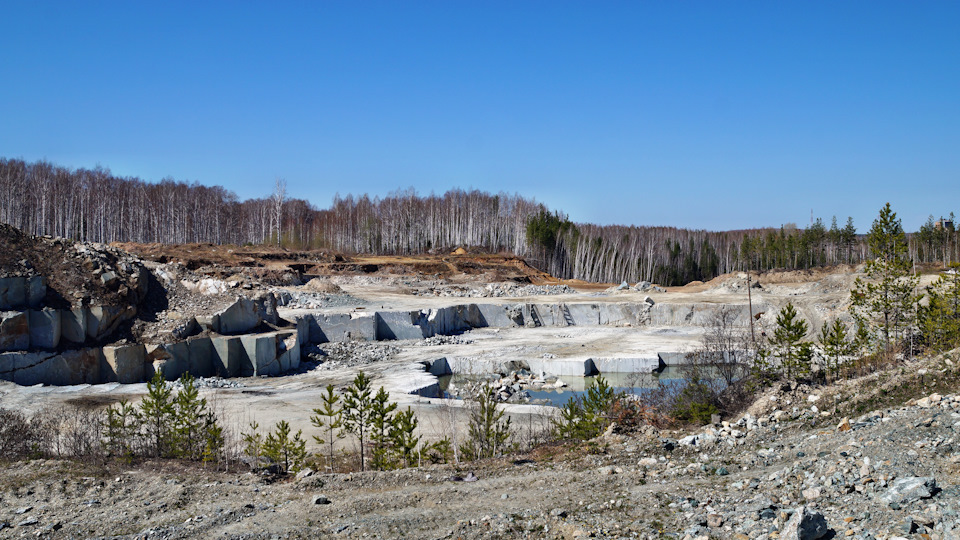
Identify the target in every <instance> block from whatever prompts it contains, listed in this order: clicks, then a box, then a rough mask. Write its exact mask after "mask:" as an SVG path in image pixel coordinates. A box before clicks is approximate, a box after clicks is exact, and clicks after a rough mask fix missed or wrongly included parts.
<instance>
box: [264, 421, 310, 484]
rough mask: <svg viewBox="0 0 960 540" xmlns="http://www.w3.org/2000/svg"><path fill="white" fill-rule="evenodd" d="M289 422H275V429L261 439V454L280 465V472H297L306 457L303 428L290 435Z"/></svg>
mask: <svg viewBox="0 0 960 540" xmlns="http://www.w3.org/2000/svg"><path fill="white" fill-rule="evenodd" d="M290 433H291V430H290V423H289V422H287V421H286V420H281V421H279V422H277V427H276V431H272V432H270V433H267V438H266V439H264V441H263V455H264V456H265V457H266V458H267V459H269V460H270V461H272V462H274V463H276V464H278V465H279V466H280V469H281V470H280V472H281V474H286V473H288V472H297V471H298V470H300V467H301V466H302V465H303V461H304V460H305V459H306V458H307V441H305V440H303V437H302V436H303V430H297V432H296V433H294V434H293V436H292V437H291V436H290Z"/></svg>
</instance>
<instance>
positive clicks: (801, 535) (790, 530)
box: [780, 506, 830, 540]
mask: <svg viewBox="0 0 960 540" xmlns="http://www.w3.org/2000/svg"><path fill="white" fill-rule="evenodd" d="M829 533H830V527H828V526H827V520H826V519H824V517H823V514H821V513H820V512H816V511H814V510H811V509H810V508H809V507H806V506H801V507H800V508H797V509H796V510H794V512H793V515H792V516H790V519H789V520H787V523H786V525H784V526H783V532H781V533H780V540H818V539H819V538H823V537H824V536H826V535H827V534H829Z"/></svg>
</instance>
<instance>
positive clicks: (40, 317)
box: [28, 309, 60, 349]
mask: <svg viewBox="0 0 960 540" xmlns="http://www.w3.org/2000/svg"><path fill="white" fill-rule="evenodd" d="M28 313H29V314H30V315H29V319H30V346H31V347H33V348H34V349H55V348H57V345H59V344H60V311H59V310H56V309H43V310H37V309H31V310H30V311H29V312H28Z"/></svg>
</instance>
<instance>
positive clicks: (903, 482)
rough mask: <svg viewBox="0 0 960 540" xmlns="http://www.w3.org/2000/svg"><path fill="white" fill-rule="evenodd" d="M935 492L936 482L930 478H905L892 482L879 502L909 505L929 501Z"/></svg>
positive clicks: (936, 489)
mask: <svg viewBox="0 0 960 540" xmlns="http://www.w3.org/2000/svg"><path fill="white" fill-rule="evenodd" d="M937 491H939V489H938V488H937V481H936V480H935V479H934V478H933V477H932V476H907V477H903V478H897V479H896V480H894V481H893V482H892V483H891V484H890V488H889V489H887V491H886V492H884V494H883V495H881V496H880V500H881V501H883V502H885V503H887V504H891V503H897V504H903V503H910V502H913V501H918V500H920V499H929V498H930V497H933V496H934V495H936V493H937Z"/></svg>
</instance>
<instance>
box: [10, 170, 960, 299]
mask: <svg viewBox="0 0 960 540" xmlns="http://www.w3.org/2000/svg"><path fill="white" fill-rule="evenodd" d="M281 186H282V180H277V181H276V186H273V185H272V183H270V182H266V181H265V183H264V188H265V191H266V190H268V189H270V188H275V189H274V190H273V193H272V194H270V195H267V196H265V197H263V198H260V199H249V200H245V201H241V200H239V198H238V197H237V196H236V194H234V193H232V192H230V191H228V190H226V189H224V188H223V187H220V186H203V185H200V184H199V183H196V182H194V183H187V182H181V181H176V180H173V179H171V178H165V179H163V180H161V181H160V182H158V183H151V182H145V181H143V180H141V179H139V178H132V177H117V176H114V175H113V174H111V172H110V171H109V169H105V168H102V167H97V168H94V169H76V170H71V169H67V168H64V167H58V166H56V165H53V164H50V163H47V162H45V161H38V162H34V163H28V162H25V161H23V160H18V159H4V158H0V222H4V223H9V224H11V225H14V226H16V227H18V228H20V229H23V230H24V231H26V232H29V233H32V234H37V235H53V236H61V237H66V238H71V239H76V240H86V241H94V242H120V241H123V242H127V241H128V242H161V243H204V242H209V243H216V244H245V243H252V244H265V243H278V242H279V243H280V244H281V245H283V246H285V247H290V248H317V249H330V250H335V251H341V252H347V253H370V254H384V255H387V254H413V253H425V252H428V251H431V250H434V251H436V250H448V249H452V248H455V247H457V246H471V247H476V248H479V249H483V250H486V251H490V252H510V253H514V254H517V255H519V256H522V257H525V258H526V259H527V260H528V261H529V262H530V263H531V264H533V265H535V266H537V267H538V268H540V269H542V270H544V271H547V272H550V273H551V274H553V275H555V276H558V277H563V278H576V279H582V280H586V281H603V282H619V281H621V280H627V281H639V280H647V281H652V282H655V283H660V284H663V285H681V284H684V283H688V282H690V281H693V280H704V281H705V280H709V279H712V278H713V277H715V276H717V275H719V274H722V273H726V272H731V271H740V270H769V269H775V268H782V269H802V268H810V267H814V266H821V265H829V264H837V263H860V262H863V261H864V260H866V259H867V257H868V256H869V255H870V250H869V247H868V246H867V244H866V242H865V240H864V237H862V236H859V235H857V232H856V228H855V227H854V225H853V221H852V219H848V220H847V223H846V226H845V227H842V228H841V227H839V226H838V225H837V221H836V218H834V219H833V221H832V223H831V226H830V228H829V229H828V228H826V227H825V226H824V225H823V223H822V222H821V221H820V220H817V221H816V222H815V223H813V224H812V225H811V226H810V227H808V228H806V229H799V228H797V227H796V226H790V225H787V226H784V227H781V228H779V229H772V228H768V229H752V230H741V231H725V232H711V231H704V230H691V229H679V228H674V227H637V226H622V225H594V224H589V223H573V222H571V221H570V220H569V218H568V217H567V216H566V215H564V214H562V213H561V212H557V211H551V210H549V209H548V208H547V207H546V206H544V205H543V204H540V203H538V202H536V201H535V200H532V199H526V198H523V197H521V196H519V195H516V194H514V195H510V194H506V193H498V194H490V193H484V192H480V191H476V190H473V191H464V190H461V189H453V190H450V191H448V192H446V193H444V194H443V195H434V194H431V195H427V196H421V195H418V194H417V193H416V191H414V189H413V188H409V189H406V190H401V191H396V192H394V193H391V194H389V195H388V196H387V197H384V198H382V199H381V198H376V197H375V198H370V197H368V196H367V195H360V196H353V195H347V196H345V197H340V196H339V195H338V196H337V197H335V198H334V200H333V204H332V205H331V206H330V207H329V208H326V209H320V208H317V207H315V206H313V205H312V204H310V203H309V202H308V201H305V200H302V199H295V198H289V197H286V196H285V193H284V191H283V190H281ZM908 244H909V253H908V255H909V257H910V258H911V259H913V260H916V261H918V262H934V261H937V262H941V261H942V262H943V263H944V264H948V263H949V262H951V261H956V260H957V259H958V257H957V250H958V245H957V244H958V242H957V241H956V232H954V230H953V229H952V228H950V229H949V230H947V229H942V228H937V227H934V224H933V223H932V217H931V222H930V223H928V224H925V225H924V227H922V228H921V231H920V232H919V233H916V234H913V235H908Z"/></svg>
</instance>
